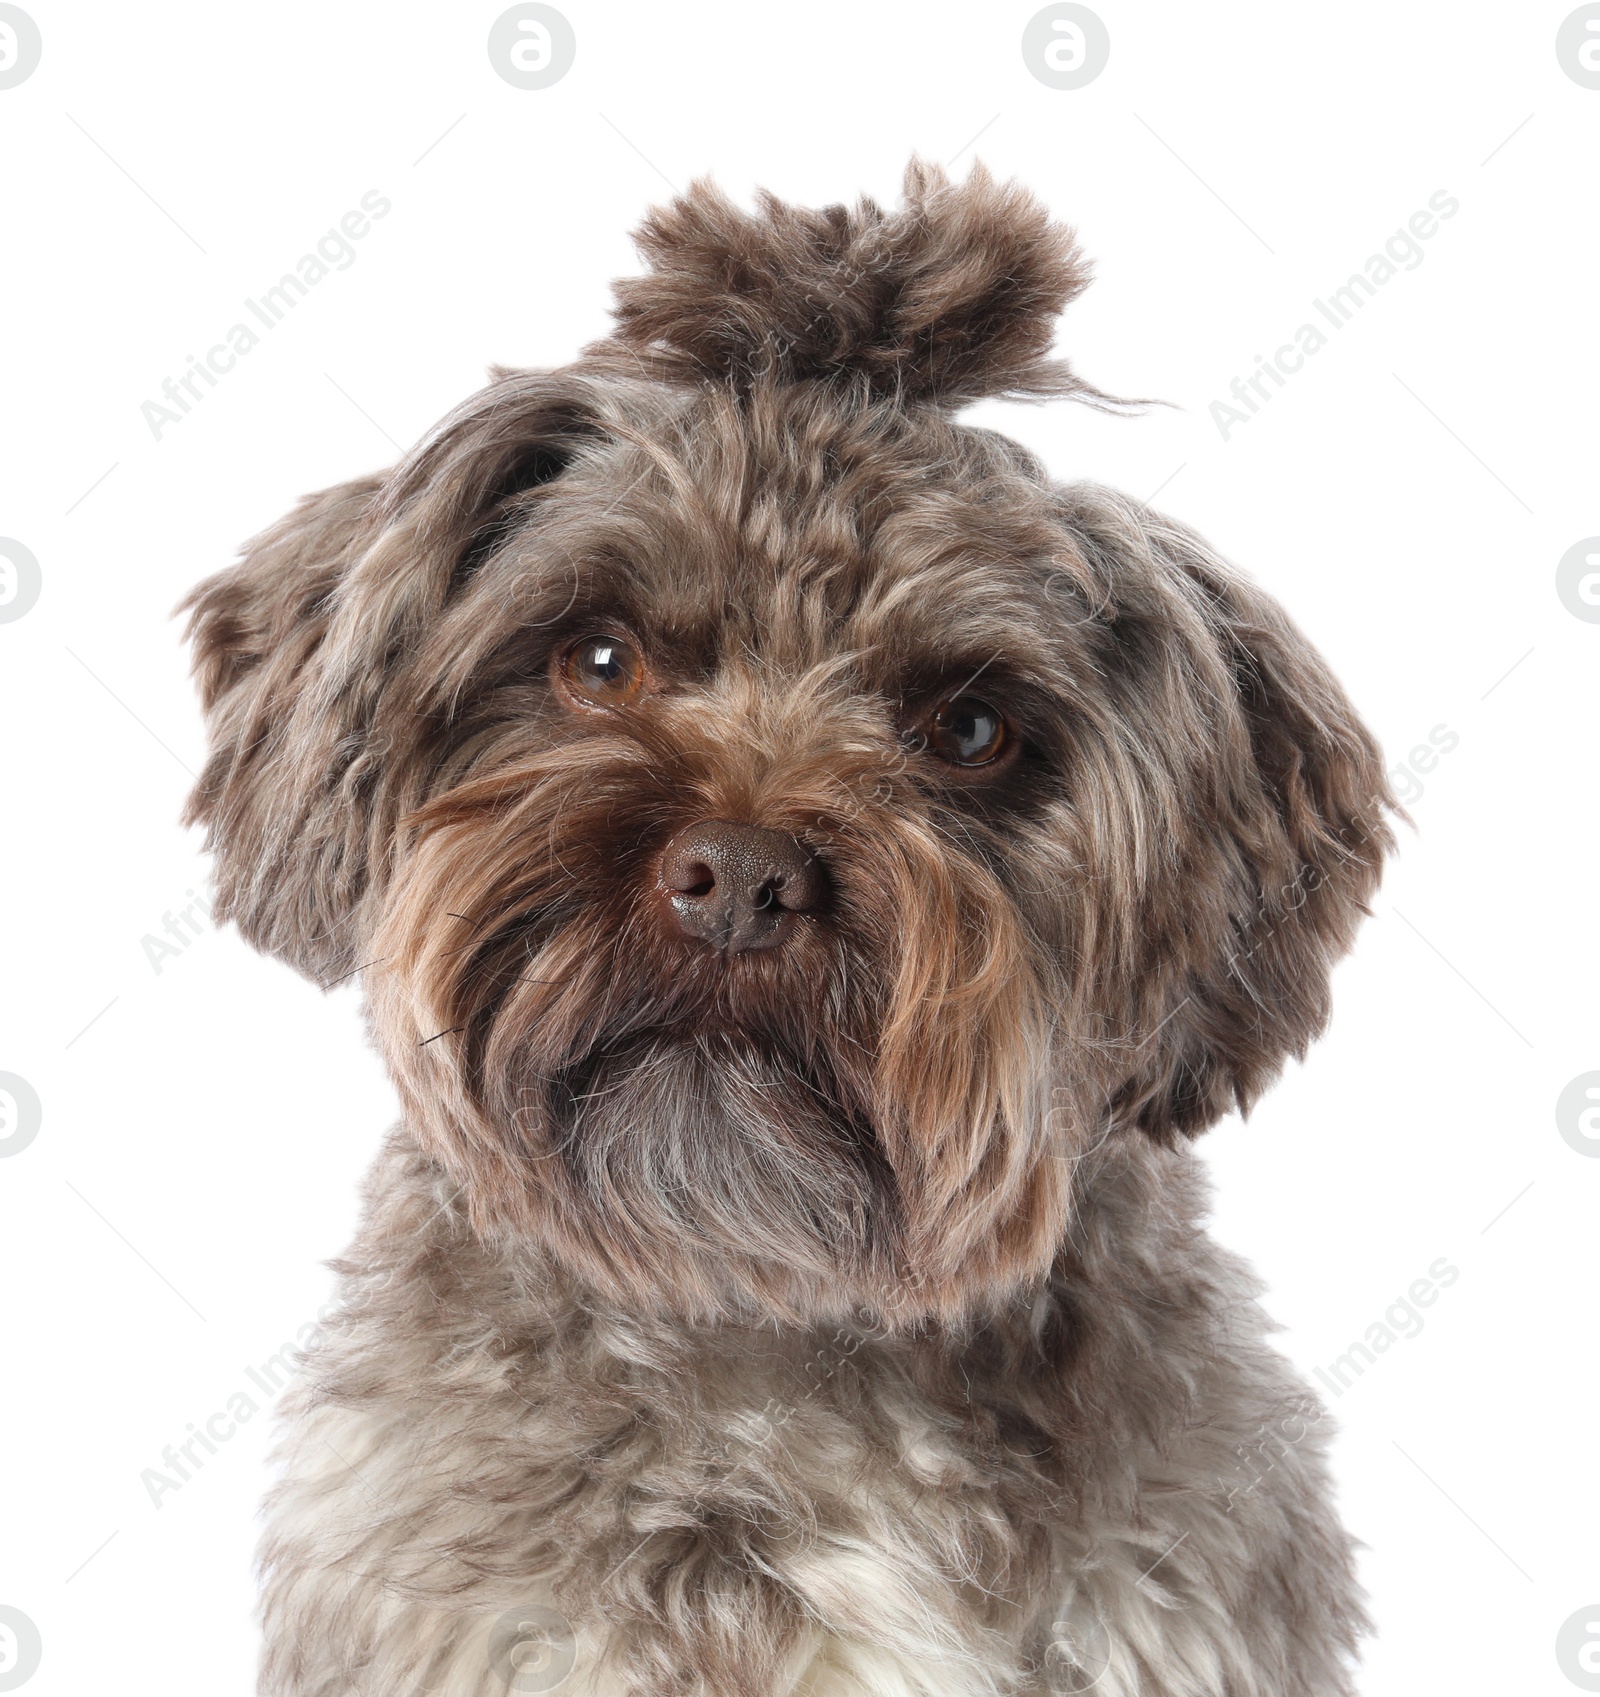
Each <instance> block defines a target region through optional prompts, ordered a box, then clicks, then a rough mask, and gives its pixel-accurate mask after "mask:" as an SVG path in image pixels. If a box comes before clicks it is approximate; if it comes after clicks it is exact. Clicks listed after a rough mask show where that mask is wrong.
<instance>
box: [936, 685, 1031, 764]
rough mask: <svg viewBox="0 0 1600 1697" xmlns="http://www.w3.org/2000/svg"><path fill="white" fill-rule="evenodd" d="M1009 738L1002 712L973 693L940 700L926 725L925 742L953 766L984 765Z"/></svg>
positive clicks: (994, 757)
mask: <svg viewBox="0 0 1600 1697" xmlns="http://www.w3.org/2000/svg"><path fill="white" fill-rule="evenodd" d="M1010 738H1011V730H1010V727H1009V726H1008V725H1007V724H1006V720H1005V715H1004V714H1003V713H1001V712H1000V710H999V709H998V708H996V707H991V706H990V705H989V703H988V702H987V701H982V700H980V699H979V698H978V697H977V696H975V695H958V696H955V697H954V698H953V699H951V700H949V701H946V702H942V703H941V704H940V705H939V707H938V708H937V709H936V710H935V712H934V715H933V719H932V721H931V722H930V724H929V726H928V746H929V747H930V748H932V749H933V751H934V753H936V754H941V755H943V756H944V758H945V759H946V760H949V761H951V762H952V763H953V764H955V765H957V766H987V765H988V764H989V762H990V761H991V760H994V759H997V758H998V757H999V756H1000V754H1001V753H1003V752H1004V750H1005V747H1006V744H1007V743H1008V742H1009V741H1010Z"/></svg>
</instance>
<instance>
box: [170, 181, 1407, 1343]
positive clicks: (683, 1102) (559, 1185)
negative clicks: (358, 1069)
mask: <svg viewBox="0 0 1600 1697" xmlns="http://www.w3.org/2000/svg"><path fill="white" fill-rule="evenodd" d="M908 195H909V198H910V199H911V202H912V205H911V208H910V209H909V210H908V212H907V213H905V214H901V215H897V216H896V217H885V216H884V215H882V214H880V213H878V212H877V209H876V208H871V207H870V206H864V207H863V208H861V209H860V210H859V211H858V212H857V213H856V214H855V215H853V217H852V216H850V215H846V214H843V213H842V212H830V213H823V214H814V215H812V214H798V213H794V212H793V211H792V209H785V208H777V207H774V206H772V205H770V204H769V205H768V206H767V207H766V208H765V215H764V218H762V219H759V220H758V219H752V218H742V217H741V215H739V214H737V213H735V212H734V211H733V209H732V208H730V207H728V206H727V204H726V203H725V202H722V201H720V199H718V198H717V197H715V196H714V195H712V194H711V193H710V191H707V190H704V189H700V190H696V191H694V193H693V194H692V195H691V197H690V198H689V200H688V201H687V202H684V203H680V204H679V206H678V207H677V208H676V209H675V210H674V211H673V212H672V213H671V214H669V215H667V216H666V217H664V218H662V219H659V220H658V221H657V222H656V223H655V224H653V225H652V226H650V227H649V229H648V230H647V239H648V245H650V246H651V248H652V251H653V257H654V258H655V260H656V266H657V270H656V273H655V275H654V276H653V277H651V278H649V279H644V280H642V281H640V282H637V283H634V284H630V285H627V286H625V288H624V289H623V290H622V291H621V293H622V310H621V312H620V314H619V317H620V320H621V327H620V329H619V334H618V337H617V338H616V339H615V340H613V341H612V342H609V343H606V344H601V345H600V346H599V347H597V348H595V349H591V350H590V351H589V352H588V353H587V354H586V355H585V357H584V358H583V359H582V360H580V361H579V362H578V363H577V364H575V365H574V366H571V367H568V368H566V369H565V370H563V371H560V372H555V373H504V374H501V375H500V376H499V377H498V378H497V380H496V381H495V382H494V383H493V384H492V385H491V386H490V387H489V388H488V389H487V390H485V391H484V392H483V393H482V394H481V395H480V396H478V397H476V398H475V399H474V400H473V401H471V402H469V403H467V405H466V406H464V407H463V408H462V409H461V410H460V411H459V412H458V413H456V414H455V415H454V416H453V417H451V418H450V419H448V420H446V421H445V423H444V424H443V425H442V426H441V427H440V428H439V430H438V431H436V432H435V433H434V435H433V436H432V437H431V438H430V439H429V440H428V441H426V442H425V443H424V444H423V445H422V446H421V447H420V448H419V449H417V450H416V451H415V452H414V453H413V454H412V455H411V456H410V457H409V458H408V459H407V460H406V461H405V462H404V463H403V464H402V465H401V466H400V467H398V468H397V469H396V470H395V471H394V472H393V473H391V474H390V475H388V476H387V477H383V478H378V479H370V480H366V481H363V482H359V483H354V484H349V485H345V486H343V487H341V488H337V489H334V490H331V491H329V492H327V493H326V494H324V495H322V496H318V497H314V498H313V499H312V500H310V501H309V502H307V503H306V504H305V505H304V506H302V508H301V509H300V510H299V511H298V512H297V513H295V514H293V515H291V517H290V518H289V519H287V520H285V521H284V522H283V523H282V524H281V525H280V526H278V527H277V528H276V529H275V530H274V531H272V532H269V533H268V534H267V535H266V536H265V537H263V538H261V539H259V540H258V542H257V543H256V544H254V545H253V546H252V548H251V550H250V551H249V552H248V553H247V557H246V559H245V561H244V563H243V564H241V565H240V566H238V567H236V568H234V570H232V571H231V572H228V573H225V574H224V575H222V576H221V577H219V578H216V579H214V580H212V581H211V582H210V583H209V584H207V585H206V586H204V587H203V588H202V589H201V590H200V591H198V592H197V594H196V597H195V598H194V606H195V615H194V617H195V629H196V641H197V648H198V654H199V661H198V666H199V671H200V676H201V679H202V687H203V691H204V694H205V697H206V702H207V707H208V711H209V714H210V718H211V724H212V732H213V743H214V749H213V755H212V759H211V762H210V764H209V766H208V767H207V770H206V773H205V775H204V777H203V778H202V780H201V783H200V786H199V787H198V789H197V791H196V793H195V797H194V800H193V802H192V804H191V813H192V816H193V817H195V818H198V819H201V820H203V821H204V822H205V823H206V824H207V825H208V826H209V828H210V832H211V840H212V842H213V845H214V846H215V848H216V850H217V853H218V883H219V897H220V900H221V902H222V904H223V907H224V910H225V911H226V912H227V913H229V914H231V915H232V916H233V917H234V918H235V919H236V920H237V921H238V922H239V924H240V926H241V928H242V929H243V930H244V931H245V933H246V935H247V936H249V937H250V938H251V939H252V940H253V941H255V942H256V943H258V944H259V945H260V946H262V947H263V948H266V949H268V950H269V951H271V952H274V953H276V954H279V955H281V956H283V957H285V958H287V959H288V960H290V961H292V962H293V963H294V964H295V965H297V966H298V967H300V968H301V969H302V970H304V971H306V972H307V973H309V974H310V975H312V976H313V977H315V978H317V979H318V980H320V981H322V982H325V983H326V982H332V981H335V980H337V979H339V978H341V977H342V976H345V975H348V974H350V973H352V972H353V971H355V970H357V969H358V968H359V969H363V970H364V971H365V974H366V982H367V989H368V997H369V1004H370V1007H371V1012H372V1019H373V1024H374V1029H375V1031H376V1034H377V1036H378V1039H379V1041H380V1043H381V1044H382V1046H383V1048H384V1051H385V1053H386V1054H387V1056H388V1059H389V1062H390V1065H391V1067H392V1069H393V1071H394V1074H395V1077H396V1079H397V1081H398V1084H399V1087H400V1089H401V1091H402V1094H403V1097H404V1100H405V1103H406V1108H407V1114H408V1119H409V1121H410V1123H411V1126H412V1128H413V1131H414V1133H415V1135H416V1136H417V1137H418V1139H419V1140H420V1141H421V1143H422V1145H423V1147H424V1149H425V1150H426V1151H427V1153H428V1154H430V1155H431V1156H432V1157H433V1158H435V1159H437V1160H438V1161H439V1162H440V1163H442V1165H443V1166H444V1167H445V1168H446V1169H447V1170H448V1172H449V1173H450V1175H451V1176H452V1178H453V1179H454V1180H455V1182H456V1183H457V1184H458V1185H459V1186H460V1187H461V1189H462V1191H463V1193H464V1195H465V1197H466V1200H467V1203H468V1205H469V1207H470V1209H471V1212H472V1217H473V1219H474V1222H475V1223H476V1224H477V1226H478V1227H479V1229H480V1230H483V1231H485V1232H489V1233H495V1234H499V1235H501V1236H502V1237H504V1238H506V1239H508V1240H510V1239H517V1238H533V1239H537V1240H538V1241H539V1242H540V1243H541V1244H543V1245H544V1246H545V1247H546V1248H547V1249H548V1250H549V1251H550V1252H552V1253H554V1254H555V1255H556V1256H557V1257H558V1259H559V1260H560V1261H561V1262H562V1263H563V1264H564V1265H566V1266H567V1267H569V1268H570V1269H572V1270H573V1271H574V1272H575V1273H577V1274H578V1275H579V1276H580V1277H582V1278H583V1279H585V1280H587V1281H588V1282H590V1283H591V1284H593V1285H594V1286H596V1287H598V1289H600V1290H601V1291H602V1292H603V1293H604V1294H605V1295H607V1296H608V1297H609V1298H611V1299H613V1300H618V1301H624V1302H632V1303H637V1304H641V1305H645V1306H652V1307H662V1306H670V1307H673V1308H675V1309H678V1310H680V1311H687V1312H690V1313H694V1314H698V1315H702V1316H710V1315H716V1314H728V1313H733V1312H745V1313H749V1312H752V1311H762V1312H777V1313H779V1314H780V1315H787V1316H796V1317H809V1318H815V1317H817V1316H819V1315H823V1314H827V1313H830V1312H838V1311H843V1310H846V1309H849V1308H852V1307H860V1306H862V1305H865V1306H867V1307H869V1308H871V1309H873V1310H874V1311H876V1312H877V1313H879V1314H881V1315H883V1316H884V1317H886V1318H888V1319H890V1320H904V1319H908V1318H914V1317H917V1316H921V1315H927V1314H939V1315H954V1314H959V1313H967V1312H971V1311H973V1310H974V1309H975V1308H977V1307H980V1306H981V1305H982V1304H983V1303H984V1302H985V1301H988V1300H993V1299H996V1298H998V1297H1001V1296H1003V1295H1004V1294H1005V1293H1006V1292H1007V1291H1008V1290H1010V1289H1011V1288H1013V1287H1014V1286H1015V1285H1016V1284H1017V1283H1018V1282H1019V1281H1022V1280H1024V1279H1027V1278H1030V1277H1034V1276H1037V1275H1038V1274H1039V1273H1040V1272H1041V1271H1043V1270H1044V1269H1045V1268H1047V1267H1048V1265H1049V1263H1050V1261H1051V1258H1052V1256H1053V1254H1054V1252H1055V1249H1056V1246H1057V1244H1058V1243H1059V1241H1060V1237H1061V1234H1062V1231H1063V1227H1064V1222H1065V1219H1066V1216H1067V1211H1068V1209H1069V1207H1070V1202H1071V1178H1072V1171H1073V1158H1074V1156H1076V1155H1078V1154H1080V1153H1081V1152H1082V1151H1083V1150H1084V1149H1085V1148H1087V1147H1088V1146H1089V1145H1090V1144H1091V1143H1093V1142H1094V1141H1096V1140H1097V1139H1100V1138H1102V1137H1106V1136H1111V1135H1119V1136H1120V1135H1153V1136H1157V1137H1169V1136H1172V1135H1175V1134H1178V1133H1183V1132H1193V1131H1196V1130H1199V1129H1201V1128H1203V1127H1204V1126H1205V1125H1207V1124H1209V1123H1210V1122H1211V1121H1212V1120H1213V1119H1215V1118H1216V1117H1217V1116H1218V1115H1219V1114H1220V1113H1222V1112H1223V1111H1225V1110H1226V1109H1227V1108H1228V1107H1229V1106H1231V1105H1233V1104H1234V1103H1236V1102H1238V1103H1247V1102H1248V1101H1249V1100H1250V1099H1251V1098H1252V1097H1253V1096H1254V1094H1255V1093H1256V1092H1257V1091H1258V1090H1259V1088H1260V1087H1261V1086H1262V1085H1263V1083H1264V1082H1266V1081H1267V1080H1268V1079H1269V1078H1270V1077H1271V1076H1272V1075H1273V1074H1274V1073H1275V1072H1276V1070H1277V1069H1278V1067H1279V1066H1280V1065H1281V1064H1282V1062H1283V1059H1284V1058H1285V1056H1286V1055H1288V1054H1290V1053H1293V1052H1297V1051H1299V1050H1300V1049H1301V1048H1303V1046H1304V1045H1305V1043H1306V1042H1307V1041H1308V1040H1309V1038H1310V1037H1311V1036H1312V1035H1314V1033H1315V1032H1316V1030H1317V1029H1318V1028H1319V1026H1320V1024H1321V1023H1322V1021H1323V1019H1324V1017H1325V1014H1326V997H1327V974H1328V969H1329V966H1330V964H1331V962H1332V960H1333V959H1334V958H1335V957H1336V956H1337V954H1338V953H1340V952H1341V951H1342V950H1343V948H1344V947H1345V946H1346V945H1347V943H1348V940H1349V936H1350V933H1351V930H1352V928H1353V925H1354V922H1355V919H1356V917H1357V915H1358V913H1359V912H1360V909H1361V904H1362V902H1363V901H1364V900H1365V898H1366V897H1367V896H1368V895H1369V894H1370V891H1371V889H1372V887H1373V885H1374V883H1375V881H1376V873H1377V867H1378V863H1379V860H1380V858H1381V853H1382V850H1383V847H1384V845H1385V843H1386V841H1387V834H1386V831H1385V828H1384V825H1383V822H1382V820H1383V812H1384V809H1385V807H1386V806H1387V804H1388V797H1387V793H1386V791H1385V788H1384V781H1383V778H1382V774H1381V767H1380V764H1379V761H1378V759H1377V756H1376V753H1375V750H1374V749H1373V746H1372V744H1371V742H1370V739H1369V738H1368V737H1367V736H1366V734H1365V732H1364V731H1363V730H1362V728H1361V726H1360V724H1359V723H1358V721H1357V720H1356V719H1355V718H1354V716H1353V714H1352V713H1351V711H1350V709H1349V707H1348V705H1347V704H1346V702H1345V701H1344V698H1343V697H1342V695H1341V694H1340V692H1339V690H1338V688H1337V686H1336V685H1335V684H1334V683H1333V681H1332V679H1331V678H1330V677H1329V675H1328V673H1327V672H1326V670H1325V669H1324V668H1323V667H1322V665H1321V664H1320V662H1319V661H1318V660H1317V659H1316V657H1315V655H1314V654H1313V653H1312V652H1311V651H1310V649H1309V648H1308V647H1307V646H1306V644H1305V643H1304V641H1303V639H1302V638H1300V637H1299V636H1298V634H1297V633H1296V632H1295V631H1294V629H1293V627H1292V626H1290V625H1289V624H1288V622H1287V621H1286V620H1285V619H1284V618H1283V616H1282V614H1281V613H1279V612H1278V611H1277V609H1276V608H1275V607H1274V606H1273V604H1272V603H1271V602H1270V601H1268V600H1267V599H1266V598H1265V597H1264V596H1263V595H1261V594H1260V593H1259V592H1258V591H1256V590H1254V589H1253V588H1251V587H1250V586H1249V585H1248V584H1246V583H1245V582H1243V581H1242V580H1241V579H1239V578H1237V577H1236V576H1235V575H1233V574H1232V573H1231V572H1229V571H1228V569H1227V568H1226V567H1224V566H1223V565H1222V564H1221V563H1220V562H1219V561H1217V560H1216V559H1215V557H1214V556H1212V555H1211V554H1210V553H1209V552H1208V551H1207V550H1206V549H1205V547H1204V545H1203V544H1202V543H1200V542H1199V540H1198V539H1197V538H1196V537H1194V536H1193V535H1192V534H1190V533H1189V532H1187V531H1184V530H1182V529H1181V528H1179V527H1177V526H1174V525H1172V524H1170V523H1168V522H1166V521H1162V520H1160V519H1158V518H1156V517H1155V516H1154V515H1152V514H1150V513H1149V512H1148V511H1146V510H1144V509H1142V508H1140V507H1138V506H1137V505H1135V504H1133V503H1129V502H1126V501H1123V500H1121V499H1120V498H1118V497H1115V496H1112V495H1109V494H1107V493H1106V492H1104V491H1101V490H1094V489H1088V488H1083V487H1079V488H1061V487H1059V486H1052V485H1051V484H1050V483H1049V482H1048V481H1047V480H1046V479H1045V478H1044V476H1043V475H1042V473H1041V472H1040V470H1039V468H1038V467H1037V466H1036V465H1035V464H1034V463H1033V462H1032V461H1031V460H1030V459H1029V458H1028V456H1026V455H1025V454H1024V453H1022V452H1021V451H1020V450H1019V449H1017V448H1015V447H1014V446H1012V445H1010V444H1008V443H1006V442H1005V441H1004V440H1002V439H1001V438H998V437H996V436H993V435H991V434H989V433H987V432H981V431H974V430H971V429H967V428H964V427H962V426H960V425H958V424H956V423H954V422H953V421H952V420H951V418H950V417H949V416H948V410H947V408H948V405H949V403H950V402H952V401H957V400H963V399H967V398H971V396H972V395H974V394H979V393H984V392H988V391H990V390H995V389H1009V390H1017V389H1023V390H1026V389H1034V390H1044V389H1049V388H1054V389H1058V390H1059V389H1063V388H1070V387H1073V386H1074V383H1073V380H1072V379H1070V377H1069V376H1067V375H1066V374H1064V371H1063V368H1061V367H1058V366H1049V365H1046V364H1044V363H1043V361H1042V350H1043V348H1044V347H1045V346H1047V345H1048V339H1049V337H1048V324H1049V321H1050V318H1051V316H1052V315H1053V312H1054V311H1055V310H1056V309H1057V308H1058V307H1059V306H1060V304H1061V303H1062V301H1063V300H1064V299H1065V298H1067V297H1068V296H1070V294H1071V293H1072V292H1074V291H1075V289H1076V288H1077V287H1079V286H1081V284H1082V280H1083V273H1082V269H1081V267H1080V266H1079V265H1078V263H1077V260H1076V256H1075V253H1074V252H1073V250H1072V248H1071V245H1070V241H1069V240H1068V238H1066V236H1065V235H1064V233H1062V232H1059V231H1055V230H1053V229H1052V228H1051V227H1050V226H1049V225H1048V224H1047V223H1046V222H1045V221H1044V220H1043V218H1042V215H1041V214H1039V213H1038V211H1037V209H1036V208H1033V207H1031V205H1030V204H1029V203H1026V202H1024V201H1021V200H1019V199H1018V197H1016V196H1015V194H1014V193H1007V192H1006V191H1001V190H997V189H995V187H994V186H993V185H992V184H991V183H989V182H988V180H987V179H986V178H984V177H983V176H982V175H981V174H977V175H975V176H974V178H973V179H971V180H970V181H969V182H968V183H967V184H966V185H964V186H962V187H960V188H954V187H951V186H949V185H947V184H945V183H943V182H942V181H941V180H940V179H938V178H937V177H935V176H933V175H931V174H927V173H915V174H914V175H913V177H912V179H911V181H910V184H909V185H908ZM975 255H978V256H980V257H979V258H975V257H974V256H975ZM764 261H765V263H764ZM885 279H888V281H887V282H886V281H885ZM891 284H892V286H890V285H891ZM919 290H920V294H919V293H918V291H919ZM1019 290H1020V293H1019ZM719 291H720V293H719ZM863 293H865V295H866V296H867V298H866V299H865V300H864V301H863V300H862V299H860V298H859V297H860V296H862V294H863ZM819 301H820V302H822V303H824V304H823V306H822V307H821V308H819V307H818V305H817V303H818V302H819ZM1041 323H1042V324H1043V325H1044V327H1045V328H1044V330H1043V332H1042V339H1041V329H1040V325H1041Z"/></svg>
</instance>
